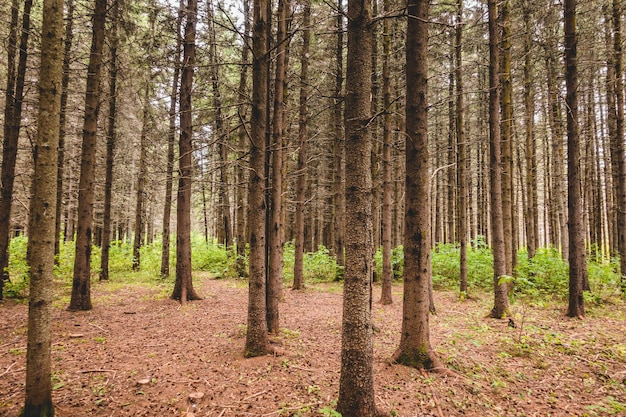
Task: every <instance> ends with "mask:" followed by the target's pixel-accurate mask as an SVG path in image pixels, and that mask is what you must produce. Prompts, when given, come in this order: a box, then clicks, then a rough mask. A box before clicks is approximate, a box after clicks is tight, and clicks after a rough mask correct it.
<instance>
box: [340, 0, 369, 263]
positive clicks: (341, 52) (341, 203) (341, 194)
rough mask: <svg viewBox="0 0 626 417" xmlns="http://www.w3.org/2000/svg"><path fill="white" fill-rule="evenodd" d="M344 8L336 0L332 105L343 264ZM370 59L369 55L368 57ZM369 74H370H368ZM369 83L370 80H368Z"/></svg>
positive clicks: (341, 261)
mask: <svg viewBox="0 0 626 417" xmlns="http://www.w3.org/2000/svg"><path fill="white" fill-rule="evenodd" d="M343 18H344V10H343V4H342V0H337V50H336V52H337V53H336V56H335V59H336V62H335V65H336V67H335V92H334V107H333V135H334V141H333V158H334V161H333V166H334V178H333V184H334V188H333V196H334V198H333V200H334V201H333V203H332V204H333V209H332V210H333V213H334V215H333V225H332V227H334V231H333V236H334V241H333V242H332V246H333V250H334V253H335V257H336V258H337V264H339V265H345V260H344V252H345V245H344V233H345V223H346V219H345V208H346V199H345V195H344V187H345V170H344V156H345V143H344V135H343V131H342V126H343V124H342V118H341V113H342V105H343V94H342V85H343V55H344V53H343V31H344V27H343V26H344V23H343ZM370 59H371V57H370ZM370 76H371V75H370ZM370 84H371V80H370Z"/></svg>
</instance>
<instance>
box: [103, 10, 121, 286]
mask: <svg viewBox="0 0 626 417" xmlns="http://www.w3.org/2000/svg"><path fill="white" fill-rule="evenodd" d="M118 18H119V0H113V15H112V16H111V19H112V22H111V34H110V36H111V60H110V62H109V117H108V127H107V154H106V168H105V179H104V213H103V219H102V246H101V247H102V253H101V255H100V280H101V281H103V280H107V279H109V249H110V247H111V200H112V190H113V162H114V158H113V156H114V155H113V154H114V151H115V142H116V139H117V137H116V135H117V130H116V126H115V121H116V117H117V71H118V69H117V47H118V44H119V38H118V36H117V27H118V24H119V22H118Z"/></svg>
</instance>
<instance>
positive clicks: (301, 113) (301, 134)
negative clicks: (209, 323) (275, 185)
mask: <svg viewBox="0 0 626 417" xmlns="http://www.w3.org/2000/svg"><path fill="white" fill-rule="evenodd" d="M303 3H304V4H303V10H302V50H301V51H300V103H299V104H300V106H299V108H298V144H299V147H298V164H297V166H296V173H297V175H298V177H297V180H296V220H295V222H296V223H295V225H294V234H295V245H294V246H295V248H294V263H293V289H294V290H300V289H302V287H303V285H304V277H303V275H304V206H305V199H306V178H307V163H306V159H307V142H308V139H309V137H308V131H307V123H308V117H309V115H308V107H307V103H308V98H309V90H308V83H309V49H310V44H311V2H310V0H303Z"/></svg>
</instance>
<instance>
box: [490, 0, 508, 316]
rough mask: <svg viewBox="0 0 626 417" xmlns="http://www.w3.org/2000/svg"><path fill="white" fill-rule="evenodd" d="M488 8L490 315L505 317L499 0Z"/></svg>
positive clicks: (492, 2)
mask: <svg viewBox="0 0 626 417" xmlns="http://www.w3.org/2000/svg"><path fill="white" fill-rule="evenodd" d="M488 10H489V167H490V169H489V173H490V183H489V192H490V196H491V249H492V251H493V289H494V302H493V304H494V305H493V308H492V309H491V313H490V316H491V317H494V318H502V317H504V316H507V315H508V314H509V298H508V294H507V289H508V286H507V284H506V283H505V282H502V278H503V277H505V276H506V275H507V269H506V252H505V245H504V228H503V217H502V215H503V214H502V159H501V153H500V144H501V140H500V111H499V109H498V107H499V102H500V86H499V78H500V77H499V69H500V57H499V53H498V46H499V44H500V42H499V34H498V27H497V17H496V16H497V10H496V1H495V0H489V1H488Z"/></svg>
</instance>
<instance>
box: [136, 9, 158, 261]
mask: <svg viewBox="0 0 626 417" xmlns="http://www.w3.org/2000/svg"><path fill="white" fill-rule="evenodd" d="M155 18H156V17H155V16H153V19H152V21H153V22H154V19H155ZM150 42H151V43H152V42H153V41H152V40H150ZM148 53H150V52H149V51H148ZM141 120H142V122H141V134H140V136H139V169H138V170H137V183H136V184H137V185H136V188H135V195H136V198H135V233H134V234H135V237H134V240H133V262H132V264H133V271H138V270H139V269H140V268H141V244H142V242H143V240H144V227H145V210H146V208H145V203H144V199H145V194H146V170H147V165H148V161H147V158H148V155H147V152H148V150H147V143H146V142H147V141H148V129H149V123H150V82H149V81H146V85H145V86H144V94H143V117H142V119H141Z"/></svg>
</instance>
